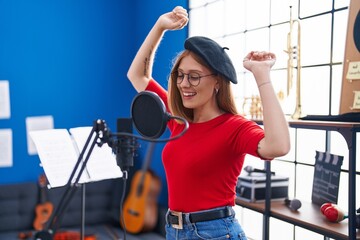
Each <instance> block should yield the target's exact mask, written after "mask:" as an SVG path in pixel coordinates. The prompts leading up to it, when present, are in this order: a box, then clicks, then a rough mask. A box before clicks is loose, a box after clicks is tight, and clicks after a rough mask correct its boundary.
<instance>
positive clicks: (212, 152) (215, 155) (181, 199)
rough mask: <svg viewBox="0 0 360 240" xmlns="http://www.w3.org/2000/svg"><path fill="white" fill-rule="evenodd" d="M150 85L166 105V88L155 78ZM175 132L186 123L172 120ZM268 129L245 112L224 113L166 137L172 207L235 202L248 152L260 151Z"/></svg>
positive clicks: (188, 208) (191, 209)
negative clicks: (172, 139)
mask: <svg viewBox="0 0 360 240" xmlns="http://www.w3.org/2000/svg"><path fill="white" fill-rule="evenodd" d="M146 90H148V91H153V92H156V93H157V94H158V95H159V96H160V98H161V99H162V100H163V101H164V103H165V105H166V106H167V107H168V105H167V92H166V91H165V89H163V88H162V87H161V86H160V85H159V84H157V83H156V82H155V81H153V80H152V81H150V83H149V85H148V87H147V89H146ZM168 127H169V129H170V132H171V136H177V135H178V134H179V133H181V132H182V130H183V129H184V124H179V123H177V122H176V121H174V120H171V121H169V123H168ZM263 137H264V131H263V129H262V128H261V127H260V126H258V125H257V124H256V123H254V122H253V121H250V120H248V119H246V118H244V117H242V116H240V115H233V114H229V113H226V114H223V115H221V116H218V117H216V118H214V119H212V120H210V121H207V122H203V123H189V129H188V130H187V132H186V133H185V134H184V135H183V136H182V137H180V138H179V139H177V140H174V141H170V142H168V143H166V145H165V147H164V149H163V153H162V161H163V164H164V168H165V173H166V178H167V184H168V194H169V196H168V199H169V208H170V209H171V210H174V211H180V212H194V211H201V210H205V209H210V208H216V207H222V206H234V204H235V187H236V183H237V178H238V176H239V175H240V172H241V169H242V166H243V163H244V157H245V155H246V154H251V155H253V156H257V157H258V154H257V146H258V143H259V141H260V140H261V139H262V138H263Z"/></svg>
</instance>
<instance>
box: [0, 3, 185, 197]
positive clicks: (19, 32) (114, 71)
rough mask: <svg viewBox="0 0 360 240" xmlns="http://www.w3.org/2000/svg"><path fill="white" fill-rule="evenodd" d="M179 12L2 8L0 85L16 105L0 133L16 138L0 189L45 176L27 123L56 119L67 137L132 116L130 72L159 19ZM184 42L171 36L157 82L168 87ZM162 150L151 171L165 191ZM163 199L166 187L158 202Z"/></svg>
mask: <svg viewBox="0 0 360 240" xmlns="http://www.w3.org/2000/svg"><path fill="white" fill-rule="evenodd" d="M176 5H182V6H184V7H186V6H187V1H176V2H175V1H163V0H153V1H144V0H137V1H134V0H126V1H124V0H122V1H121V0H52V1H49V0H11V1H9V0H0V36H1V37H0V80H8V81H9V84H10V102H11V118H10V119H0V129H3V128H11V129H12V131H13V166H12V167H6V168H0V183H16V182H25V181H37V179H38V176H39V174H41V173H42V172H43V170H42V168H41V167H39V162H40V161H39V157H38V156H37V155H35V156H30V155H28V152H27V139H26V125H25V119H26V117H29V116H42V115H52V116H53V117H54V124H55V128H66V129H69V128H72V127H78V126H89V125H92V122H93V120H95V119H104V120H106V122H107V124H108V125H109V127H110V129H111V130H115V129H116V127H115V126H116V119H117V118H118V117H129V116H130V111H129V110H130V104H131V101H132V99H133V97H134V96H135V94H136V92H135V91H134V89H133V88H132V86H131V84H130V83H129V82H128V81H127V79H126V72H127V69H128V67H129V65H130V63H131V61H132V58H133V57H134V55H135V54H136V51H137V49H138V48H139V47H140V44H141V43H142V41H143V40H144V38H145V36H146V34H147V33H148V31H149V30H150V28H151V27H152V25H153V24H154V22H155V21H156V19H157V18H158V16H159V15H160V14H162V13H164V12H165V11H170V10H171V9H172V8H173V7H175V6H176ZM186 36H187V31H186V30H183V31H176V32H169V33H167V35H166V38H165V39H164V41H163V42H162V44H161V45H164V46H166V47H164V48H160V50H159V52H158V54H157V57H156V63H155V64H156V65H155V69H154V77H156V78H157V80H159V81H160V83H161V84H163V85H164V86H166V82H167V79H166V78H167V75H168V73H169V70H170V66H171V60H172V58H173V57H174V56H175V54H176V53H177V52H178V51H181V50H182V48H183V45H182V44H183V41H184V39H185V37H186ZM165 48H166V49H165ZM166 134H167V133H166ZM166 134H165V135H166ZM162 146H163V145H162V144H159V145H158V146H157V148H156V152H155V156H154V159H153V161H152V163H151V167H152V168H153V169H154V170H155V171H156V172H157V173H158V174H159V175H160V176H161V178H162V180H163V183H165V177H164V172H163V167H162V164H161V156H160V154H161V150H162ZM145 150H146V143H144V144H143V148H142V149H140V151H139V155H140V156H142V155H143V154H144V151H145ZM140 161H141V160H140ZM138 164H139V163H138ZM166 195H167V191H166V185H165V184H164V186H163V191H162V193H161V198H160V199H161V200H160V201H161V202H163V203H165V202H166Z"/></svg>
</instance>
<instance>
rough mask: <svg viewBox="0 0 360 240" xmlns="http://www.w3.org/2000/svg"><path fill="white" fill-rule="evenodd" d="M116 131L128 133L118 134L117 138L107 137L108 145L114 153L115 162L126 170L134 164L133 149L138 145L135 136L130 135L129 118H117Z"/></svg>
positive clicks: (130, 123)
mask: <svg viewBox="0 0 360 240" xmlns="http://www.w3.org/2000/svg"><path fill="white" fill-rule="evenodd" d="M117 131H118V132H121V133H128V134H129V135H126V136H124V135H118V136H117V138H114V139H111V138H110V139H109V141H108V145H109V146H110V147H111V148H112V151H113V153H114V154H115V155H116V163H117V165H118V166H119V167H120V169H122V170H128V169H129V168H130V167H132V166H134V155H135V150H136V148H137V147H138V144H137V143H136V140H135V137H131V136H130V134H132V132H133V127H132V120H131V118H118V119H117Z"/></svg>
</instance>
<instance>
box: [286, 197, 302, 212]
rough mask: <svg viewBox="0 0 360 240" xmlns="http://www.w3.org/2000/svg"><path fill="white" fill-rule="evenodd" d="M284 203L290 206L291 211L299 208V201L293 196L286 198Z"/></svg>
mask: <svg viewBox="0 0 360 240" xmlns="http://www.w3.org/2000/svg"><path fill="white" fill-rule="evenodd" d="M285 205H286V206H287V207H288V208H290V210H291V211H297V210H298V209H299V208H301V201H300V200H298V199H295V198H294V199H293V200H290V199H288V198H286V199H285Z"/></svg>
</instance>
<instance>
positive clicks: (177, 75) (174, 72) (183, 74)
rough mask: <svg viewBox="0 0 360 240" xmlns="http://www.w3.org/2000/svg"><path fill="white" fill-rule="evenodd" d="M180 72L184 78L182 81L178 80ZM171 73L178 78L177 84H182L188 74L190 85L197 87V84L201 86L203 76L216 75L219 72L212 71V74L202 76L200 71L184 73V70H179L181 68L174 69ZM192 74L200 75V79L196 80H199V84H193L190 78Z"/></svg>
mask: <svg viewBox="0 0 360 240" xmlns="http://www.w3.org/2000/svg"><path fill="white" fill-rule="evenodd" d="M179 73H181V74H182V78H181V81H180V82H179V81H178V79H179ZM171 74H172V75H173V76H174V77H175V78H176V84H181V83H182V82H183V81H184V79H185V76H187V80H188V83H189V84H190V86H192V87H197V86H199V84H200V80H201V78H203V77H209V76H216V75H217V73H211V74H208V75H203V76H201V75H200V73H197V72H190V73H184V72H182V71H179V70H176V71H173V72H172V73H171ZM191 74H198V75H199V76H198V77H197V78H198V79H197V80H196V81H198V82H197V84H193V83H192V82H191V80H190V75H191ZM192 81H194V80H192Z"/></svg>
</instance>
